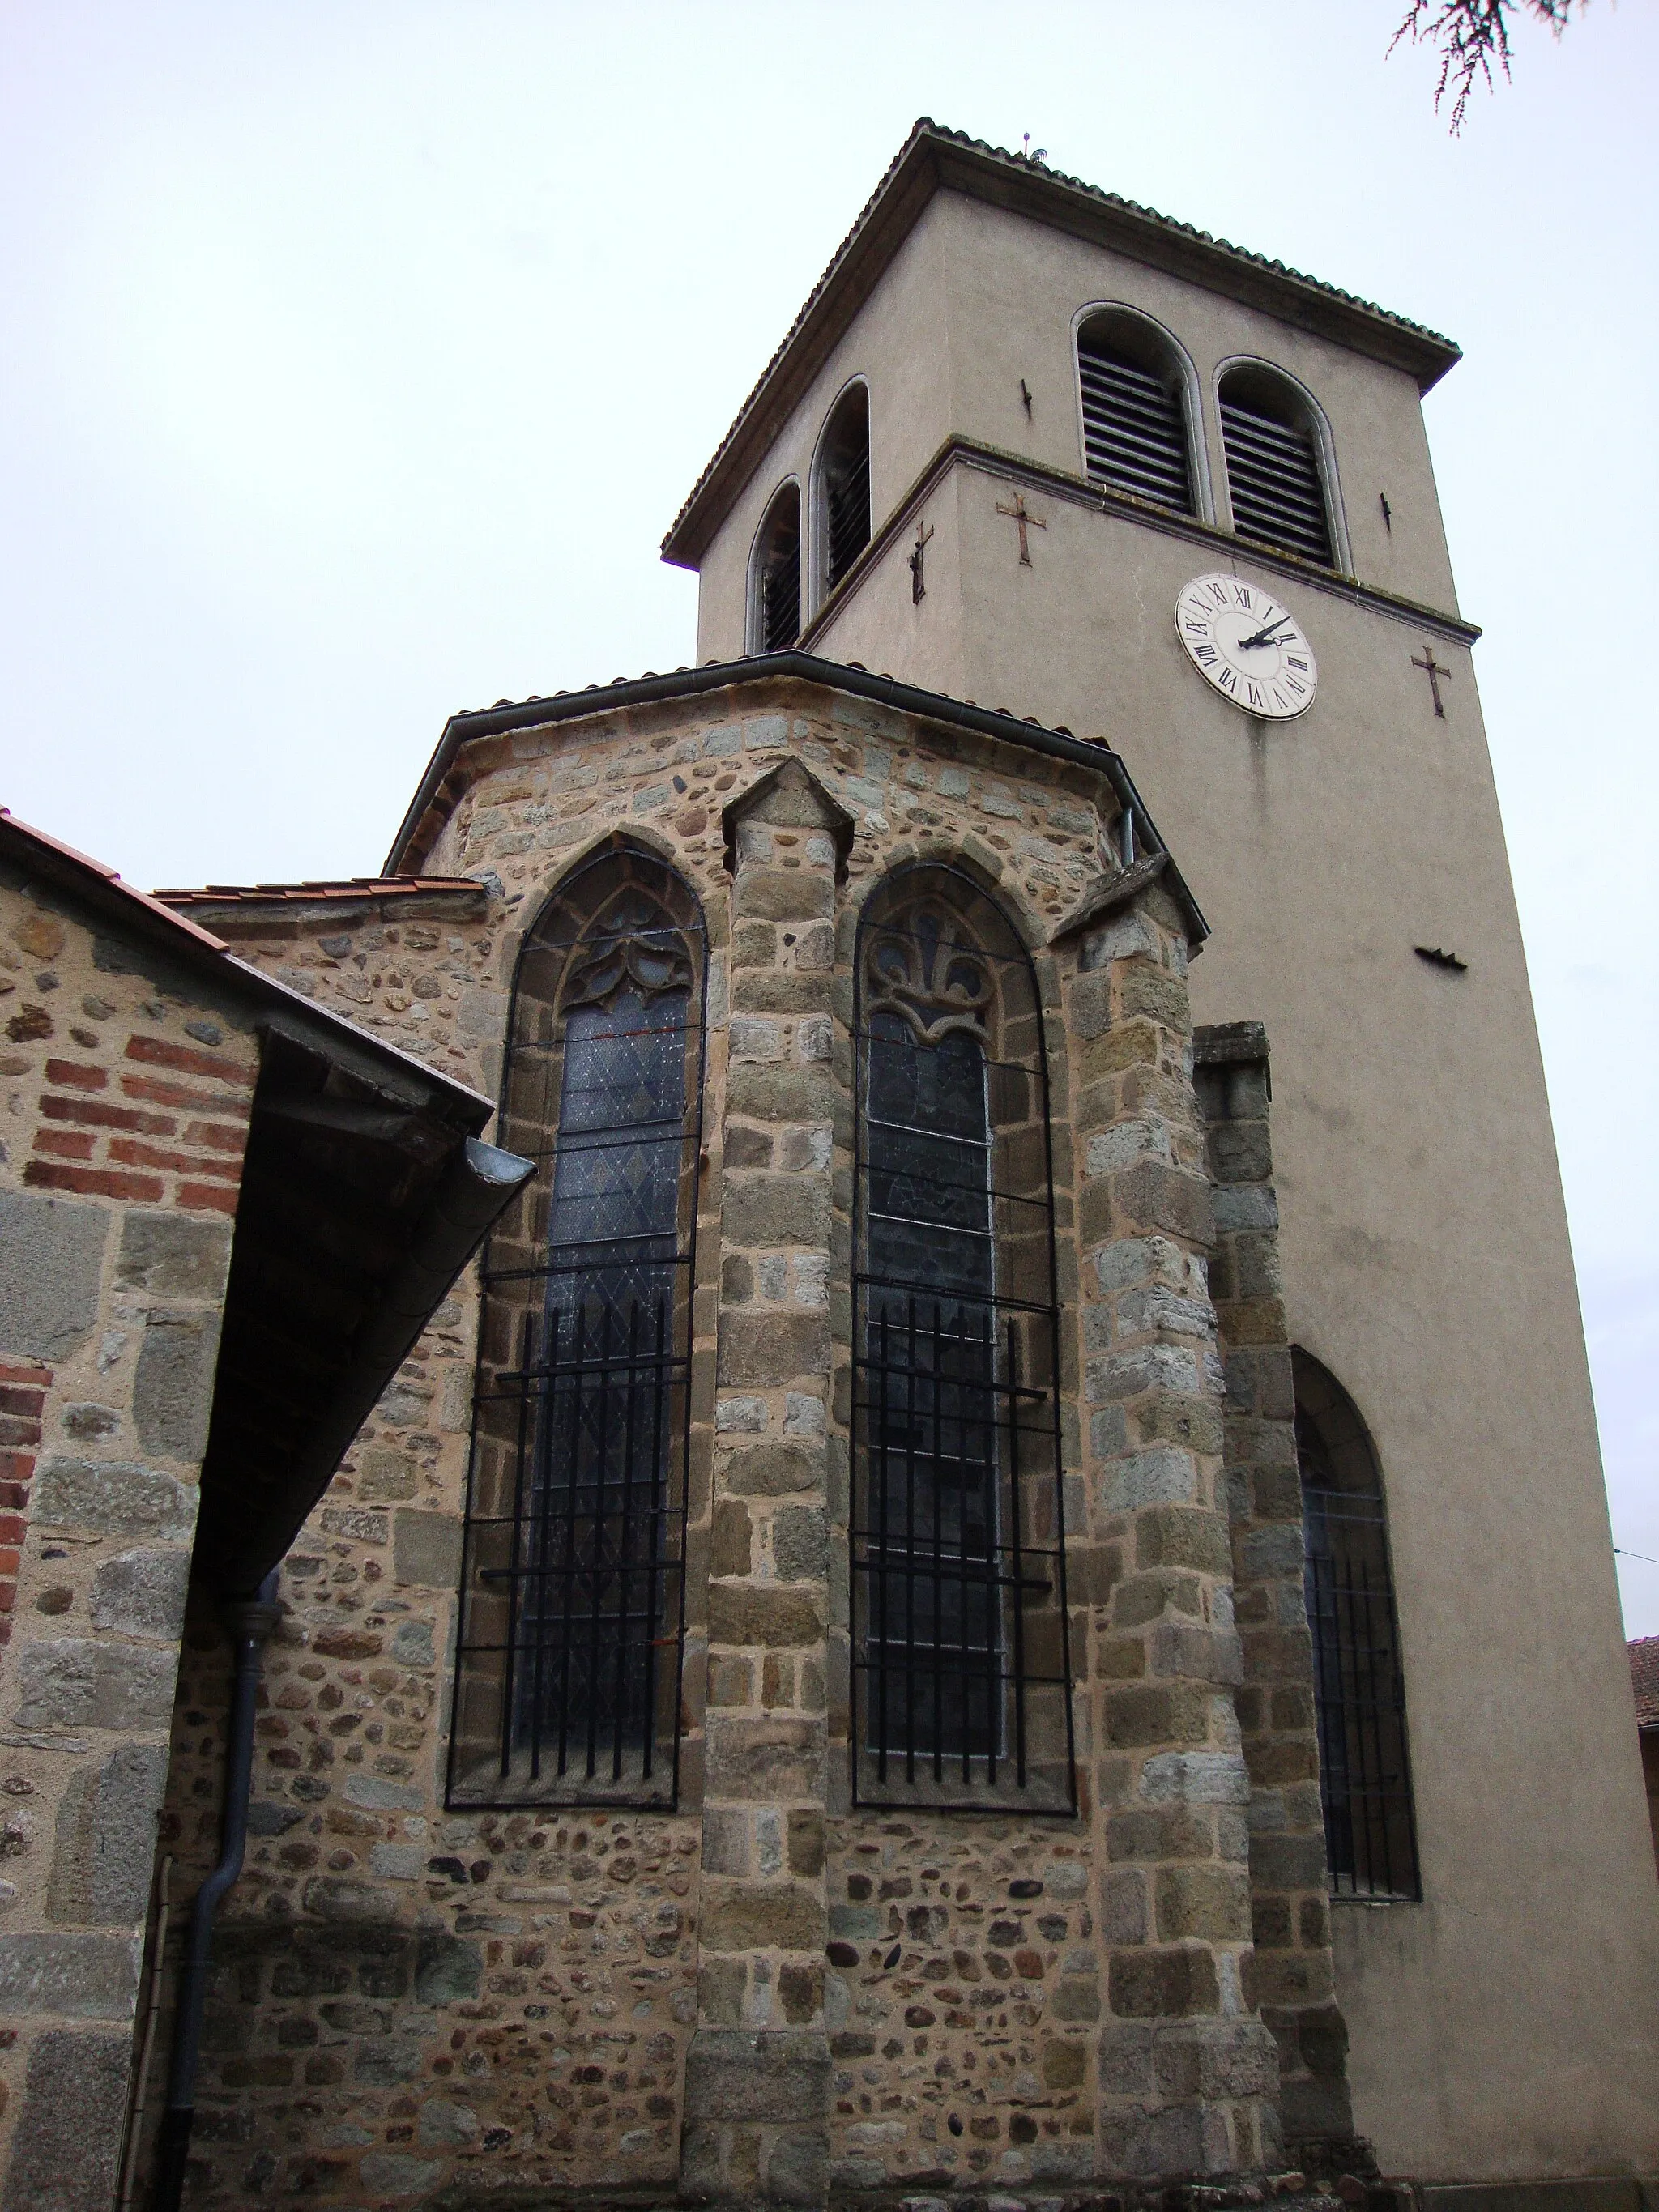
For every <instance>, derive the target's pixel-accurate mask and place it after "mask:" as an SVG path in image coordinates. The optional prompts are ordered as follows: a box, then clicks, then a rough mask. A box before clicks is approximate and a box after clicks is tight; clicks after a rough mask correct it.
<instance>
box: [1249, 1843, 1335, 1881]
mask: <svg viewBox="0 0 1659 2212" xmlns="http://www.w3.org/2000/svg"><path fill="white" fill-rule="evenodd" d="M1250 1877H1251V1879H1252V1881H1255V1883H1256V1884H1257V1886H1258V1887H1260V1888H1262V1889H1313V1890H1318V1891H1320V1892H1323V1890H1324V1888H1325V1887H1326V1880H1327V1876H1326V1870H1325V1838H1324V1837H1323V1836H1322V1835H1316V1836H1275V1835H1262V1834H1260V1833H1258V1834H1255V1835H1253V1836H1252V1837H1251V1838H1250Z"/></svg>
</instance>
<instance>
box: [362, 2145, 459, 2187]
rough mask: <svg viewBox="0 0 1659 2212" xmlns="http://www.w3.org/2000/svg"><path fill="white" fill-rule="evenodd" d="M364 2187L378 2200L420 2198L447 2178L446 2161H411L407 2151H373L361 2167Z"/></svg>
mask: <svg viewBox="0 0 1659 2212" xmlns="http://www.w3.org/2000/svg"><path fill="white" fill-rule="evenodd" d="M357 2171H358V2172H359V2173H360V2174H361V2175H362V2182H363V2186H364V2187H365V2188H366V2189H370V2190H373V2191H374V2194H375V2195H376V2196H377V2197H420V2196H422V2195H424V2193H425V2192H426V2191H428V2189H435V2188H436V2187H437V2185H438V2184H439V2182H440V2181H441V2180H442V2179H443V2172H444V2168H443V2161H442V2160H441V2159H435V2158H411V2157H410V2156H409V2154H407V2153H406V2152H404V2151H396V2150H372V2151H369V2152H368V2154H366V2155H365V2157H364V2159H363V2160H362V2164H361V2165H360V2166H359V2167H358V2168H357Z"/></svg>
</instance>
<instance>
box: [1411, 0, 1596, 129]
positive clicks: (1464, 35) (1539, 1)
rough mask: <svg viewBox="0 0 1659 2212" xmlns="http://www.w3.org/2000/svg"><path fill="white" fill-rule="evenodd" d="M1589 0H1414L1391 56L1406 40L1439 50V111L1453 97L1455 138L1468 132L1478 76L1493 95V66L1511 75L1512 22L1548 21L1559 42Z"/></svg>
mask: <svg viewBox="0 0 1659 2212" xmlns="http://www.w3.org/2000/svg"><path fill="white" fill-rule="evenodd" d="M1588 6H1589V0H1412V4H1411V9H1410V12H1409V13H1408V14H1407V16H1406V19H1405V21H1403V22H1402V23H1401V26H1400V27H1399V29H1398V30H1397V31H1396V32H1395V34H1394V36H1393V38H1392V39H1390V40H1389V52H1390V53H1392V52H1394V50H1395V47H1396V46H1398V45H1399V44H1400V41H1401V40H1402V39H1408V40H1410V41H1411V43H1412V45H1413V46H1422V45H1425V44H1427V45H1430V46H1437V47H1438V48H1439V50H1440V79H1439V82H1438V83H1437V85H1436V86H1435V88H1434V107H1435V112H1436V114H1438V113H1439V112H1440V104H1441V102H1442V100H1444V98H1445V97H1446V94H1448V93H1450V94H1452V112H1451V128H1452V135H1453V136H1454V137H1455V136H1456V134H1457V133H1458V132H1459V131H1462V128H1463V116H1464V112H1465V110H1466V109H1467V108H1468V104H1469V94H1471V93H1472V92H1473V91H1474V86H1475V81H1476V79H1477V78H1480V79H1482V80H1484V82H1485V83H1486V89H1487V91H1488V92H1490V91H1492V89H1493V88H1494V86H1495V84H1496V82H1497V80H1496V78H1495V77H1494V76H1493V74H1492V69H1493V64H1497V66H1498V68H1499V69H1501V70H1503V72H1504V78H1505V81H1507V80H1508V77H1509V74H1510V17H1511V16H1512V15H1515V14H1516V12H1517V11H1524V13H1526V14H1527V15H1531V16H1533V17H1534V19H1535V20H1536V21H1539V22H1541V23H1547V24H1548V26H1549V27H1550V29H1551V30H1552V31H1553V33H1555V35H1556V37H1557V38H1558V39H1559V37H1560V35H1561V33H1562V32H1563V31H1565V29H1566V27H1567V25H1568V23H1569V22H1570V21H1571V20H1572V14H1573V10H1574V9H1575V8H1577V9H1583V8H1586V7H1588Z"/></svg>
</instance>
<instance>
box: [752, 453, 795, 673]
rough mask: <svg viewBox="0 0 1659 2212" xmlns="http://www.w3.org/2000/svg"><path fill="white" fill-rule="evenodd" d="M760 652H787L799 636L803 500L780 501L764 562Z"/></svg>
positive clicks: (786, 497) (791, 493)
mask: <svg viewBox="0 0 1659 2212" xmlns="http://www.w3.org/2000/svg"><path fill="white" fill-rule="evenodd" d="M760 598H761V607H760V613H761V650H762V652H763V653H786V652H787V650H788V649H789V647H791V646H792V645H793V643H794V642H795V640H796V639H797V638H798V637H799V635H800V498H799V494H798V493H796V492H794V491H793V489H791V490H790V491H788V492H787V493H786V494H785V495H784V496H783V497H782V499H781V500H780V501H779V502H778V507H777V509H776V511H775V519H774V520H773V523H772V526H771V528H770V530H769V532H768V535H767V538H766V550H765V553H764V555H763V558H762V562H761V574H760Z"/></svg>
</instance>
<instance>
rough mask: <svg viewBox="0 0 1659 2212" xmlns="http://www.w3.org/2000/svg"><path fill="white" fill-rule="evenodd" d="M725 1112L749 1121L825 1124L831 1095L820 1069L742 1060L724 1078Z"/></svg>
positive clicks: (830, 1111)
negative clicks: (768, 1064) (822, 1122)
mask: <svg viewBox="0 0 1659 2212" xmlns="http://www.w3.org/2000/svg"><path fill="white" fill-rule="evenodd" d="M834 1111H835V1095H834V1091H833V1090H832V1088H831V1085H830V1081H829V1075H828V1074H827V1073H825V1071H824V1070H823V1068H822V1067H819V1066H813V1067H810V1068H807V1067H769V1066H764V1065H763V1064H762V1063H760V1062H758V1061H755V1060H744V1062H742V1063H741V1064H740V1065H739V1066H735V1067H733V1068H732V1070H731V1072H730V1073H729V1074H728V1076H727V1077H726V1113H727V1115H739V1116H741V1117H742V1118H743V1119H744V1120H746V1121H829V1119H830V1118H831V1115H833V1113H834Z"/></svg>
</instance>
